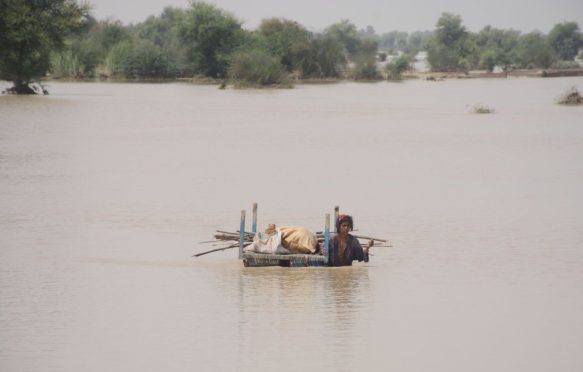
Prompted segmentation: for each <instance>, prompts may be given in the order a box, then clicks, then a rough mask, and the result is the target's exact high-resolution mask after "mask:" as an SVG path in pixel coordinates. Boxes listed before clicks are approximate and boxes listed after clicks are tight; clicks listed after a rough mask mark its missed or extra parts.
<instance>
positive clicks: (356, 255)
mask: <svg viewBox="0 0 583 372" xmlns="http://www.w3.org/2000/svg"><path fill="white" fill-rule="evenodd" d="M373 244H374V242H373V241H372V240H370V241H369V242H368V244H367V246H366V248H364V249H363V248H362V245H360V242H359V241H358V239H356V238H355V237H352V261H358V262H361V261H364V262H368V250H369V249H370V247H372V245H373Z"/></svg>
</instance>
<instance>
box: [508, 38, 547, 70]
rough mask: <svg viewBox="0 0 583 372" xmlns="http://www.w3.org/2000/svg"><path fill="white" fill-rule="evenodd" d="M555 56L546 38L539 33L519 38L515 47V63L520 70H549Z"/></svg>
mask: <svg viewBox="0 0 583 372" xmlns="http://www.w3.org/2000/svg"><path fill="white" fill-rule="evenodd" d="M554 59H555V54H554V51H553V49H552V48H551V45H550V43H549V41H548V40H547V38H546V37H545V36H544V35H543V34H541V33H540V32H531V33H529V34H525V35H523V36H521V37H520V39H519V41H518V45H517V47H516V62H517V64H518V66H519V67H522V68H549V67H550V66H551V65H552V63H553V60H554Z"/></svg>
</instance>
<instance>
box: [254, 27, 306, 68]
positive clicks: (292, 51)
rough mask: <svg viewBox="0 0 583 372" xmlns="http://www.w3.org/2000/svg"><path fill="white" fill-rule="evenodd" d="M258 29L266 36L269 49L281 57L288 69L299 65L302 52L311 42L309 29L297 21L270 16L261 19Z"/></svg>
mask: <svg viewBox="0 0 583 372" xmlns="http://www.w3.org/2000/svg"><path fill="white" fill-rule="evenodd" d="M258 31H259V34H260V35H261V36H263V37H264V38H265V43H266V47H267V49H268V50H269V51H270V52H271V53H272V54H273V55H275V56H278V57H279V58H280V60H281V63H282V64H283V65H284V66H285V68H286V69H287V70H288V71H292V70H293V69H296V68H298V67H299V64H300V60H301V57H302V52H303V51H304V50H306V48H308V47H309V43H310V40H309V38H310V33H309V32H308V30H306V29H305V28H304V27H303V26H302V25H300V24H299V23H297V22H295V21H291V20H288V19H284V18H268V19H264V20H262V21H261V24H260V25H259V30H258Z"/></svg>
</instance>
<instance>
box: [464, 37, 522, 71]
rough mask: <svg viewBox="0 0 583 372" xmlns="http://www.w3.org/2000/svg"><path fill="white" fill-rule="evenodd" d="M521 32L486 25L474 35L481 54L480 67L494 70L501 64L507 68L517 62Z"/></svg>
mask: <svg viewBox="0 0 583 372" xmlns="http://www.w3.org/2000/svg"><path fill="white" fill-rule="evenodd" d="M519 38H520V32H518V31H515V30H501V29H497V28H493V27H492V26H486V27H484V28H483V29H482V30H481V31H480V32H479V33H478V34H477V35H475V36H474V40H475V43H476V47H477V50H478V51H479V54H480V61H479V62H480V63H479V65H480V67H482V68H486V69H488V70H490V71H491V70H492V69H493V68H494V66H501V67H502V68H504V69H505V70H508V69H510V68H511V67H512V66H513V65H515V64H516V47H517V46H518V40H519Z"/></svg>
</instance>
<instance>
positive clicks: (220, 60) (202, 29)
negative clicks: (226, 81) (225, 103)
mask: <svg viewBox="0 0 583 372" xmlns="http://www.w3.org/2000/svg"><path fill="white" fill-rule="evenodd" d="M179 32H180V38H181V41H182V42H183V43H186V46H187V50H188V52H187V55H188V58H189V59H190V61H191V62H192V64H193V66H194V70H195V72H197V73H201V74H204V75H206V76H210V77H215V78H216V77H224V76H225V75H226V72H227V68H228V66H229V58H230V54H231V53H232V52H233V51H234V50H235V48H236V47H237V46H239V45H240V44H241V43H242V41H243V37H244V31H243V30H242V29H241V22H240V21H239V20H237V19H236V18H235V17H234V16H233V15H231V14H230V13H228V12H226V11H224V10H222V9H219V8H217V7H216V6H214V5H210V4H207V3H203V2H191V3H190V8H189V9H188V10H187V12H186V16H185V18H184V20H183V22H182V23H181V24H180V26H179Z"/></svg>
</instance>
